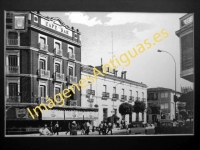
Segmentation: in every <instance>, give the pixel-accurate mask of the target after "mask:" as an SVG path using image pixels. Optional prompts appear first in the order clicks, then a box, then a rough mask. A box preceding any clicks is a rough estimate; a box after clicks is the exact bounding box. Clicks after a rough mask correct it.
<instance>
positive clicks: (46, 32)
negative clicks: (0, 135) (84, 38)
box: [5, 11, 97, 127]
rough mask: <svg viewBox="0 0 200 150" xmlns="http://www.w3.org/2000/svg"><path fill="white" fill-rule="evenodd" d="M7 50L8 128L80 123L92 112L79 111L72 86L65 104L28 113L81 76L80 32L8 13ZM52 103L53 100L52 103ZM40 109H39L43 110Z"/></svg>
mask: <svg viewBox="0 0 200 150" xmlns="http://www.w3.org/2000/svg"><path fill="white" fill-rule="evenodd" d="M5 20H6V27H5V28H6V38H5V39H6V42H5V43H6V50H5V74H6V75H5V79H6V80H5V87H6V93H5V104H6V126H7V127H8V126H13V125H15V126H17V125H18V124H20V125H19V126H21V125H22V124H23V125H26V126H29V125H30V124H32V126H33V125H41V121H45V120H47V121H48V120H61V121H64V120H82V118H83V114H84V113H85V119H86V118H87V117H86V116H88V118H89V112H96V111H97V110H96V109H91V108H81V107H80V106H81V92H80V91H79V90H77V89H76V88H74V91H75V92H74V93H73V92H72V90H71V93H72V94H71V97H69V98H64V105H63V107H60V106H59V105H58V104H57V103H55V104H56V105H55V106H54V108H52V109H51V110H48V112H47V110H44V111H43V113H41V112H40V111H39V109H38V110H37V112H38V113H39V115H38V116H37V115H35V118H34V119H33V118H31V116H30V113H28V112H27V108H29V109H30V110H32V109H33V108H34V107H36V106H38V105H40V104H41V103H43V104H45V105H47V102H46V100H47V99H46V96H48V97H50V98H52V99H54V95H55V94H58V93H62V91H63V90H64V89H65V88H69V87H70V86H71V85H72V84H76V83H77V82H78V81H79V80H80V78H81V41H80V36H81V33H80V32H79V30H78V29H76V30H75V29H74V27H71V28H70V27H69V26H67V25H65V23H64V22H63V21H62V20H60V19H59V18H52V17H45V16H42V15H41V14H40V13H39V12H34V11H27V12H14V11H7V12H6V14H5ZM54 102H55V101H54ZM41 108H42V109H44V108H43V107H41Z"/></svg>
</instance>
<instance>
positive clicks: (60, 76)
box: [54, 72, 65, 82]
mask: <svg viewBox="0 0 200 150" xmlns="http://www.w3.org/2000/svg"><path fill="white" fill-rule="evenodd" d="M64 78H65V75H64V74H62V73H59V72H55V73H54V80H55V81H61V82H62V81H64Z"/></svg>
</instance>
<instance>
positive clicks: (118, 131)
mask: <svg viewBox="0 0 200 150" xmlns="http://www.w3.org/2000/svg"><path fill="white" fill-rule="evenodd" d="M112 132H113V135H127V133H126V129H118V128H115V129H113V130H112ZM77 135H78V136H84V137H87V136H108V135H110V132H109V133H108V135H102V134H101V135H99V132H98V131H94V132H92V131H90V132H89V135H81V131H80V130H79V131H77ZM10 136H12V135H10ZM13 136H33V137H35V136H39V137H44V136H45V135H44V136H41V135H40V134H39V133H34V134H19V135H13ZM47 136H48V137H63V136H69V137H73V136H74V135H70V133H69V132H68V133H67V134H66V131H65V132H63V131H62V132H59V135H57V134H54V135H47Z"/></svg>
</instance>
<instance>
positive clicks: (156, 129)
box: [154, 122, 158, 134]
mask: <svg viewBox="0 0 200 150" xmlns="http://www.w3.org/2000/svg"><path fill="white" fill-rule="evenodd" d="M154 126H155V128H154V130H155V134H157V133H158V126H157V122H155V123H154Z"/></svg>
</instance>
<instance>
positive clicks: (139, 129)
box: [128, 123, 155, 135]
mask: <svg viewBox="0 0 200 150" xmlns="http://www.w3.org/2000/svg"><path fill="white" fill-rule="evenodd" d="M128 130H129V131H128V134H129V135H132V134H147V135H148V134H154V133H155V126H154V125H153V124H144V123H131V124H129V127H128Z"/></svg>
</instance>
